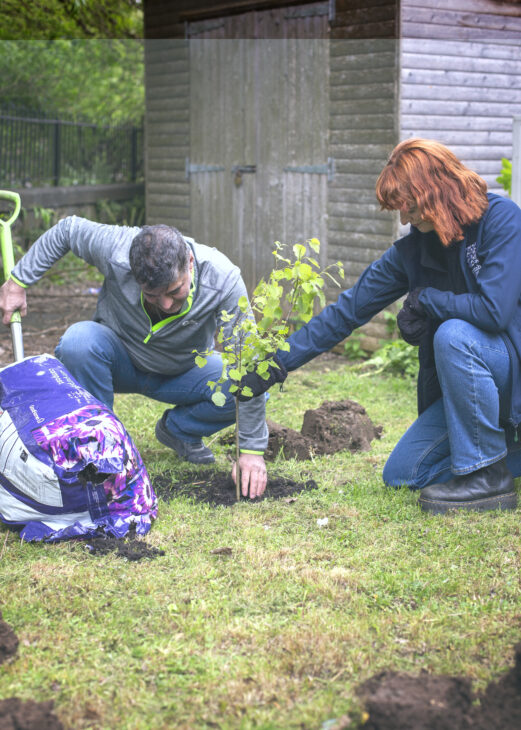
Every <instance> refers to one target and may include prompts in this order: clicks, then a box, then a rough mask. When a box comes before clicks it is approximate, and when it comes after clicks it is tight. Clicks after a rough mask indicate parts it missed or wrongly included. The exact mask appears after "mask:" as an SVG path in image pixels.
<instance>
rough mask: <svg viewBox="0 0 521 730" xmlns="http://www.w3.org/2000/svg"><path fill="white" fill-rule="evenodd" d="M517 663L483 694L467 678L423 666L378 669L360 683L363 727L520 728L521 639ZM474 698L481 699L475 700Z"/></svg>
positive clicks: (422, 729)
mask: <svg viewBox="0 0 521 730" xmlns="http://www.w3.org/2000/svg"><path fill="white" fill-rule="evenodd" d="M515 655H516V656H515V666H514V667H513V668H512V669H510V670H509V671H508V672H507V673H506V674H504V675H503V676H502V677H501V678H500V679H499V680H498V681H497V682H491V683H490V684H489V685H488V687H487V688H486V690H485V691H484V692H483V693H482V694H477V695H475V694H474V693H473V692H472V689H471V682H470V680H469V679H467V678H461V677H449V676H443V675H442V676H435V675H430V674H428V673H427V672H422V674H420V676H418V677H413V676H410V675H408V674H398V673H395V672H382V673H381V674H378V675H376V676H375V677H372V678H371V679H369V680H368V681H367V682H364V684H363V685H361V686H360V687H359V689H358V694H359V695H360V697H361V698H362V700H363V702H364V705H365V707H366V710H367V712H368V714H369V719H368V721H367V722H366V723H365V724H364V728H365V729H366V730H471V729H472V730H491V729H493V728H497V729H498V730H519V728H521V643H520V644H518V645H517V646H516V647H515ZM475 700H478V701H479V703H478V704H476V703H475Z"/></svg>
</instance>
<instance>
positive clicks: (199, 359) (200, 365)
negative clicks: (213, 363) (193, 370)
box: [195, 355, 206, 368]
mask: <svg viewBox="0 0 521 730" xmlns="http://www.w3.org/2000/svg"><path fill="white" fill-rule="evenodd" d="M195 364H196V365H197V367H198V368H204V366H205V365H206V358H205V357H202V356H201V355H197V357H196V358H195Z"/></svg>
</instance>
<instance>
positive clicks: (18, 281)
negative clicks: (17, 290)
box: [9, 274, 27, 289]
mask: <svg viewBox="0 0 521 730" xmlns="http://www.w3.org/2000/svg"><path fill="white" fill-rule="evenodd" d="M9 278H10V279H12V280H13V281H14V283H15V284H18V286H21V287H23V288H24V289H27V284H24V283H23V281H20V279H17V278H16V276H14V275H13V274H9Z"/></svg>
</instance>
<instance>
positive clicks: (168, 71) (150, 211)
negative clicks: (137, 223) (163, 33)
mask: <svg viewBox="0 0 521 730" xmlns="http://www.w3.org/2000/svg"><path fill="white" fill-rule="evenodd" d="M145 69H146V73H145V79H146V120H145V194H146V218H147V223H149V224H153V223H166V224H168V225H172V226H176V228H179V230H181V231H183V232H186V231H188V229H189V227H190V185H189V182H188V180H187V178H186V173H185V163H186V158H187V157H188V156H189V154H190V85H189V54H188V43H187V41H184V40H181V39H178V40H176V39H172V40H147V41H146V42H145Z"/></svg>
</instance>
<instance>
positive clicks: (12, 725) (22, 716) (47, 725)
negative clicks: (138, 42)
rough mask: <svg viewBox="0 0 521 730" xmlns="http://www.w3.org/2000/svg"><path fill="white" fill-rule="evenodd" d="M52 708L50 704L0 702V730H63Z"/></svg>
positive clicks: (9, 700)
mask: <svg viewBox="0 0 521 730" xmlns="http://www.w3.org/2000/svg"><path fill="white" fill-rule="evenodd" d="M52 708H53V703H52V702H33V701H32V700H25V701H23V700H19V699H18V698H17V697H10V698H9V699H7V700H0V730H63V725H62V724H61V722H60V721H59V720H58V718H57V717H56V715H55V714H54V713H53V711H52Z"/></svg>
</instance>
